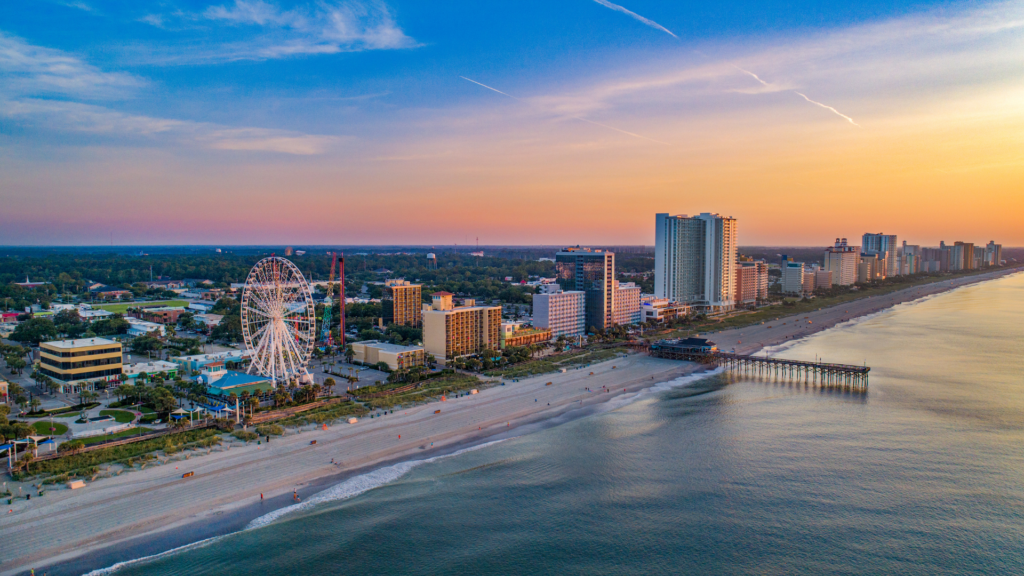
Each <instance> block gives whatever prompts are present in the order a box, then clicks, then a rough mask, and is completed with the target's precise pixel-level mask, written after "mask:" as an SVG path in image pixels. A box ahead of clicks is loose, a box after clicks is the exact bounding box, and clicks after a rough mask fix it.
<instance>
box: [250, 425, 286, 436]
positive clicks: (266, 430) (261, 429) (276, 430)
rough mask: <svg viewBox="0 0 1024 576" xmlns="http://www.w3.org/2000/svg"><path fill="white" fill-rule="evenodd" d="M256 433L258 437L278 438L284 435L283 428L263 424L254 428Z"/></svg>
mask: <svg viewBox="0 0 1024 576" xmlns="http://www.w3.org/2000/svg"><path fill="white" fill-rule="evenodd" d="M256 433H257V434H259V435H260V436H280V435H282V434H284V428H282V427H280V426H278V425H277V424H264V425H263V426H257V427H256Z"/></svg>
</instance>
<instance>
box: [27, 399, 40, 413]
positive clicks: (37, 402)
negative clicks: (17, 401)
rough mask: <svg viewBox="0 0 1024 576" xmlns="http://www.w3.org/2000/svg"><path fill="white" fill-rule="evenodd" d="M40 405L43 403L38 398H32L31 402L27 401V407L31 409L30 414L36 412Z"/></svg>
mask: <svg viewBox="0 0 1024 576" xmlns="http://www.w3.org/2000/svg"><path fill="white" fill-rule="evenodd" d="M42 403H43V402H42V400H40V399H39V398H35V397H33V398H32V399H31V400H29V401H28V405H29V407H30V408H31V409H32V410H31V411H32V412H37V411H38V410H39V406H40V405H41V404H42Z"/></svg>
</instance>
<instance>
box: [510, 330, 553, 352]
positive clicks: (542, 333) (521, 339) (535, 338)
mask: <svg viewBox="0 0 1024 576" xmlns="http://www.w3.org/2000/svg"><path fill="white" fill-rule="evenodd" d="M501 336H502V338H501V348H502V349H505V348H520V347H522V346H529V345H530V344H547V343H548V342H550V341H551V329H550V328H520V329H518V330H513V331H512V332H506V331H504V330H503V331H502V333H501Z"/></svg>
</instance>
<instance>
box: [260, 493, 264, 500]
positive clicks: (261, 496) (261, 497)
mask: <svg viewBox="0 0 1024 576" xmlns="http://www.w3.org/2000/svg"><path fill="white" fill-rule="evenodd" d="M260 502H263V492H260Z"/></svg>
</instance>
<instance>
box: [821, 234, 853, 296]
mask: <svg viewBox="0 0 1024 576" xmlns="http://www.w3.org/2000/svg"><path fill="white" fill-rule="evenodd" d="M859 264H860V247H858V246H850V245H848V244H847V242H846V238H836V244H835V246H832V247H830V248H826V249H825V258H824V262H823V264H822V268H824V269H825V270H831V271H832V283H833V284H835V285H836V286H852V285H853V284H855V283H856V282H857V266H858V265H859Z"/></svg>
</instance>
